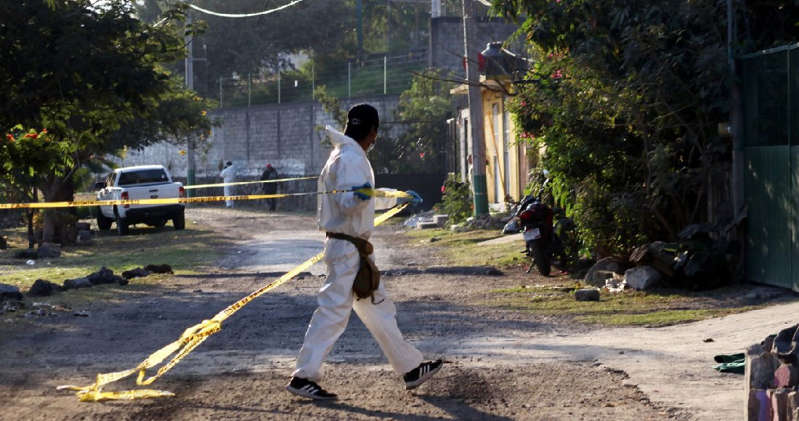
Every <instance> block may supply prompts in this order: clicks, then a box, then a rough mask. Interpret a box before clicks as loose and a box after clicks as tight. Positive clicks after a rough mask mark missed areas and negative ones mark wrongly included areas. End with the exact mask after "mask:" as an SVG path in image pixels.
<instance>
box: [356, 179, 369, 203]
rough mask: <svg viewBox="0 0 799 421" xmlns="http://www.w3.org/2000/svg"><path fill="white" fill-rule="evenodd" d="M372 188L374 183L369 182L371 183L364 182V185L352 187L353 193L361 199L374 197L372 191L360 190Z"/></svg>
mask: <svg viewBox="0 0 799 421" xmlns="http://www.w3.org/2000/svg"><path fill="white" fill-rule="evenodd" d="M371 188H372V185H371V184H369V183H364V185H363V186H355V187H353V188H352V190H354V193H353V195H354V196H355V197H357V198H358V199H361V200H369V199H371V198H372V193H371V192H370V193H365V192H360V191H358V190H361V189H369V190H371Z"/></svg>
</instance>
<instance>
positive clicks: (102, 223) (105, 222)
mask: <svg viewBox="0 0 799 421" xmlns="http://www.w3.org/2000/svg"><path fill="white" fill-rule="evenodd" d="M112 222H114V221H113V220H112V219H111V218H106V217H105V215H103V211H102V210H100V207H99V206H98V207H97V228H99V229H100V231H108V230H110V229H111V223H112Z"/></svg>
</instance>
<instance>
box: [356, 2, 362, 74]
mask: <svg viewBox="0 0 799 421" xmlns="http://www.w3.org/2000/svg"><path fill="white" fill-rule="evenodd" d="M355 12H356V13H357V15H358V27H357V32H358V34H357V35H358V60H359V61H360V60H361V57H362V55H363V0H356V1H355Z"/></svg>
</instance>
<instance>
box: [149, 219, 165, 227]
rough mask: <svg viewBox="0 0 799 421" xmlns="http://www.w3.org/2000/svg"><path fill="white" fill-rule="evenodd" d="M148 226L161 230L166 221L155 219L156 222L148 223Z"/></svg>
mask: <svg viewBox="0 0 799 421" xmlns="http://www.w3.org/2000/svg"><path fill="white" fill-rule="evenodd" d="M149 225H150V226H153V227H156V228H163V227H164V225H166V219H156V220H153V221H150V223H149Z"/></svg>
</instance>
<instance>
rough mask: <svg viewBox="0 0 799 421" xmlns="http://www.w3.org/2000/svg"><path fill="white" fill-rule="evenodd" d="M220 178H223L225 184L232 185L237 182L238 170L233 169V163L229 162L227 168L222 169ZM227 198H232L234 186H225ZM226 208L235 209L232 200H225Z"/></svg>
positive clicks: (226, 164)
mask: <svg viewBox="0 0 799 421" xmlns="http://www.w3.org/2000/svg"><path fill="white" fill-rule="evenodd" d="M219 176H220V177H222V180H223V181H224V182H225V183H232V182H234V181H236V170H235V169H234V168H233V163H232V162H230V161H228V162H227V163H225V168H223V169H222V172H220V173H219ZM224 191H225V196H231V195H232V194H233V193H232V191H233V186H225V187H224ZM225 206H226V207H228V208H232V207H233V201H232V200H225Z"/></svg>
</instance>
